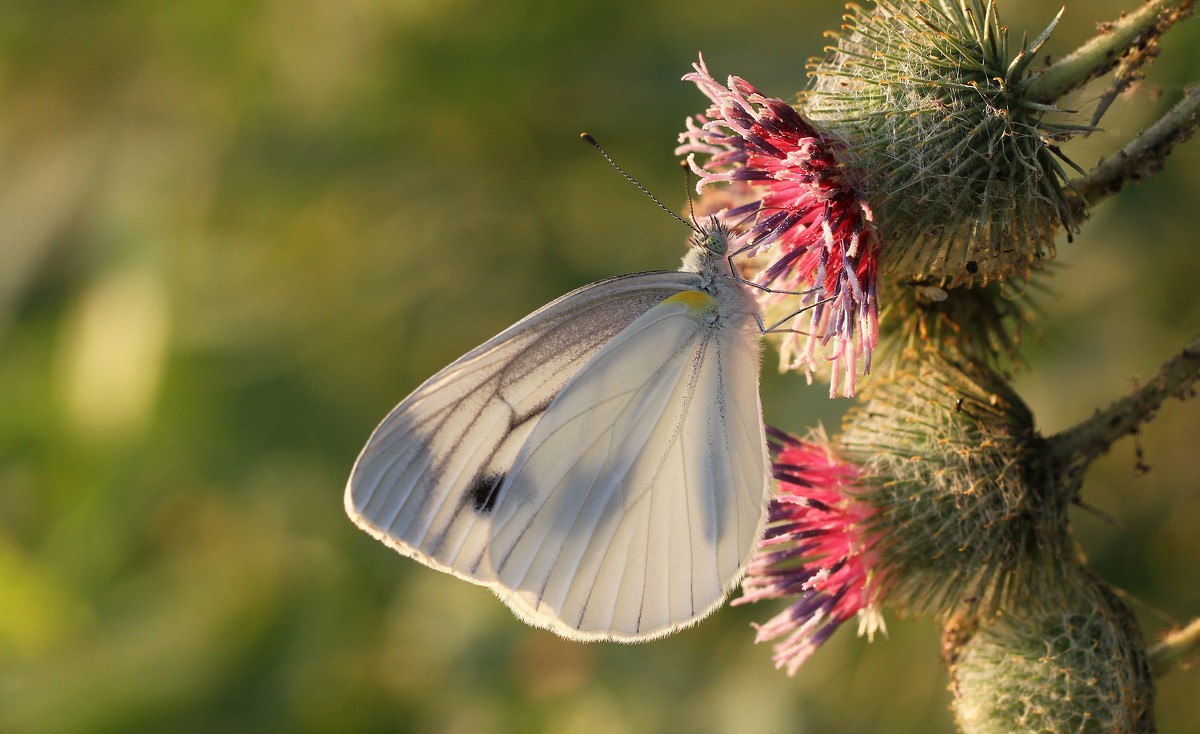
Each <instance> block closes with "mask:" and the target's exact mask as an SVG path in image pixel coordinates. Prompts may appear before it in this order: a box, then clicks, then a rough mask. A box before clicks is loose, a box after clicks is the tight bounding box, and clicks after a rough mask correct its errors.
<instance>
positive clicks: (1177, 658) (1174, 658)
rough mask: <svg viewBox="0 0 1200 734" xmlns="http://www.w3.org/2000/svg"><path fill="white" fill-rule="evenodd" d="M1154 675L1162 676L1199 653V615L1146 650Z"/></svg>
mask: <svg viewBox="0 0 1200 734" xmlns="http://www.w3.org/2000/svg"><path fill="white" fill-rule="evenodd" d="M1147 655H1149V657H1150V667H1151V669H1153V670H1154V675H1155V676H1156V677H1157V676H1162V675H1165V674H1166V673H1169V672H1171V671H1172V670H1174V669H1175V668H1177V667H1179V666H1181V665H1187V664H1188V663H1190V662H1192V661H1193V660H1195V659H1196V656H1198V655H1200V617H1197V618H1196V619H1193V620H1192V621H1191V622H1188V625H1187V626H1186V627H1184V628H1183V629H1180V630H1174V631H1173V632H1171V633H1169V634H1168V635H1167V636H1166V637H1164V638H1163V639H1162V641H1161V642H1159V643H1158V644H1157V645H1155V646H1154V647H1152V648H1150V649H1149V650H1148V651H1147Z"/></svg>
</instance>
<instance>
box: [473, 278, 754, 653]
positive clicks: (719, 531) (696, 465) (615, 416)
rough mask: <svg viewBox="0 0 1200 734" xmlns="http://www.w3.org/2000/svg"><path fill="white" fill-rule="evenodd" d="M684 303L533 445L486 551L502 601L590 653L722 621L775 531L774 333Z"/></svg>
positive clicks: (600, 371) (615, 354)
mask: <svg viewBox="0 0 1200 734" xmlns="http://www.w3.org/2000/svg"><path fill="white" fill-rule="evenodd" d="M715 308H716V301H715V300H714V299H712V298H710V297H708V296H707V295H704V294H703V293H700V292H698V291H693V292H691V293H688V294H683V295H681V296H676V297H673V298H670V299H668V300H666V301H664V302H663V303H661V304H659V305H657V306H655V307H654V308H652V309H650V310H649V311H648V312H646V314H645V315H643V316H641V317H639V318H638V319H637V320H636V321H634V322H633V323H631V324H630V325H629V327H628V328H626V329H625V330H623V331H622V332H621V333H620V334H618V335H617V336H616V337H614V338H613V339H612V341H610V342H609V343H608V344H606V345H605V346H604V347H603V348H602V349H600V350H599V351H598V352H597V353H596V354H595V356H594V357H592V359H591V360H590V361H589V362H588V363H587V365H586V366H585V367H584V368H583V369H582V370H581V371H580V372H579V373H578V374H577V375H576V376H575V378H574V379H572V380H571V382H569V383H568V384H567V385H566V386H565V387H564V388H563V390H562V391H561V393H559V395H558V397H557V398H556V399H555V401H554V402H553V403H552V404H551V405H550V407H549V409H548V410H547V411H546V413H545V415H544V416H543V417H542V419H541V420H540V421H539V422H538V423H537V425H536V426H535V427H534V428H533V429H532V431H531V433H530V435H529V436H528V437H527V438H526V439H525V446H524V448H523V449H522V450H521V451H520V453H519V455H518V456H517V458H516V460H515V463H514V465H513V467H512V470H511V472H510V473H509V474H508V476H507V477H506V478H505V481H504V483H503V485H502V486H501V487H500V491H499V497H498V501H497V503H496V507H495V513H494V514H495V517H494V519H493V521H492V523H493V524H492V528H491V538H490V539H489V540H488V543H487V555H488V562H489V564H490V566H491V567H492V573H493V574H494V575H495V577H496V579H497V581H498V585H497V587H496V591H497V593H498V594H500V595H501V597H502V598H504V599H505V601H506V603H508V604H509V606H510V607H512V609H513V610H514V612H516V613H517V615H518V616H520V617H521V618H522V619H524V620H525V621H527V622H529V623H530V624H533V625H535V626H540V627H547V628H550V629H552V630H554V631H555V632H557V633H559V634H562V635H563V636H566V637H569V638H573V639H580V640H598V639H606V640H623V641H634V640H642V639H650V638H654V637H658V636H662V635H665V634H668V633H670V632H672V631H674V630H676V629H678V628H680V627H682V626H686V625H688V624H692V623H694V622H696V621H698V620H699V619H701V618H702V617H704V616H705V615H706V614H708V613H709V612H711V611H712V610H713V609H715V608H716V607H717V606H718V605H719V604H720V603H721V601H722V600H723V599H724V598H725V596H726V595H727V594H728V593H729V591H730V590H731V589H732V587H733V585H734V584H735V583H737V581H738V580H739V578H740V576H741V573H742V571H743V569H744V567H745V564H746V562H747V561H748V560H749V557H750V554H751V552H752V551H753V549H754V546H755V544H756V543H757V541H758V538H759V537H760V535H761V532H762V528H763V523H764V521H765V510H766V504H767V503H766V498H767V491H768V479H767V476H768V475H767V457H766V439H765V436H764V431H763V423H762V408H761V403H760V398H759V393H758V372H759V348H760V347H759V332H758V330H757V328H756V327H755V326H753V324H752V323H751V322H750V318H751V317H750V316H749V315H748V314H740V315H737V314H733V315H731V314H722V315H720V317H719V318H714V314H715V313H716V311H715V310H714V309H715Z"/></svg>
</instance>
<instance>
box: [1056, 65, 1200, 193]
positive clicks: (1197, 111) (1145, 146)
mask: <svg viewBox="0 0 1200 734" xmlns="http://www.w3.org/2000/svg"><path fill="white" fill-rule="evenodd" d="M1198 126H1200V87H1192V88H1191V89H1189V90H1188V91H1187V93H1186V94H1185V95H1184V97H1183V99H1181V100H1180V101H1179V102H1178V103H1177V104H1176V105H1175V106H1174V107H1172V108H1171V110H1170V112H1168V113H1167V114H1166V115H1164V116H1163V117H1162V119H1160V120H1159V121H1158V122H1156V123H1154V125H1153V126H1152V127H1150V128H1149V129H1147V130H1145V131H1143V132H1142V133H1141V134H1139V135H1138V136H1137V137H1136V138H1134V139H1133V140H1131V141H1130V142H1129V143H1128V144H1127V145H1126V146H1125V147H1124V148H1122V149H1121V150H1119V151H1117V152H1116V153H1115V154H1113V155H1112V156H1109V157H1108V158H1107V159H1106V160H1104V161H1103V162H1102V163H1100V164H1099V165H1098V166H1096V167H1095V168H1093V169H1092V170H1091V171H1089V172H1088V174H1087V175H1086V176H1083V177H1082V178H1078V179H1075V180H1074V181H1071V185H1070V188H1069V189H1068V190H1067V198H1068V200H1069V201H1070V203H1071V207H1072V209H1073V210H1074V211H1075V213H1076V215H1081V214H1082V211H1083V210H1084V208H1085V207H1090V206H1095V204H1096V203H1097V202H1099V201H1101V200H1103V199H1105V198H1107V197H1109V196H1112V195H1113V194H1115V193H1117V192H1118V191H1120V190H1121V188H1122V187H1123V186H1124V185H1125V184H1126V183H1128V182H1130V181H1140V180H1142V179H1144V178H1149V177H1150V176H1152V175H1154V174H1155V173H1158V172H1159V171H1160V170H1162V167H1163V165H1164V164H1165V163H1166V160H1167V156H1169V155H1170V154H1171V151H1172V150H1173V149H1174V148H1175V146H1176V145H1179V144H1180V143H1182V142H1184V141H1186V140H1187V139H1188V138H1190V137H1191V136H1192V133H1194V132H1196V128H1197V127H1198Z"/></svg>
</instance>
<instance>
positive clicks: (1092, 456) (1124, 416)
mask: <svg viewBox="0 0 1200 734" xmlns="http://www.w3.org/2000/svg"><path fill="white" fill-rule="evenodd" d="M1197 379H1200V335H1198V336H1196V337H1194V338H1193V339H1192V340H1191V341H1190V342H1188V344H1187V346H1185V347H1184V348H1183V351H1182V352H1180V353H1179V354H1177V355H1176V356H1174V357H1173V358H1171V359H1170V360H1169V361H1168V362H1167V363H1166V364H1164V365H1163V366H1162V368H1161V369H1160V370H1159V371H1158V374H1157V375H1155V377H1154V379H1152V380H1150V381H1149V382H1147V383H1146V384H1145V385H1143V386H1141V387H1139V388H1138V389H1137V390H1135V391H1134V392H1133V393H1131V394H1130V395H1127V396H1125V397H1123V398H1121V399H1120V400H1117V401H1116V402H1114V403H1113V404H1112V405H1110V406H1109V407H1108V408H1106V409H1104V410H1102V411H1099V412H1097V413H1096V414H1095V415H1093V416H1092V417H1091V418H1088V419H1087V420H1085V421H1083V422H1081V423H1079V424H1078V425H1076V426H1074V427H1072V428H1068V429H1067V430H1065V431H1062V432H1061V433H1058V434H1056V435H1054V436H1051V437H1050V438H1049V439H1048V450H1049V452H1050V456H1051V457H1052V459H1053V460H1054V463H1055V465H1056V466H1058V467H1061V468H1062V469H1063V470H1065V472H1066V473H1067V474H1068V475H1073V476H1078V475H1079V474H1081V473H1082V471H1083V469H1084V468H1086V467H1087V466H1088V465H1089V464H1090V463H1092V462H1093V461H1094V460H1096V459H1097V458H1099V457H1100V456H1102V455H1104V454H1105V453H1106V452H1107V451H1108V449H1109V447H1111V446H1112V445H1113V443H1115V442H1116V441H1117V440H1118V439H1120V438H1122V437H1124V436H1126V435H1128V434H1131V433H1135V432H1136V431H1137V429H1138V427H1139V426H1141V425H1142V424H1143V423H1147V422H1148V421H1150V420H1151V419H1152V418H1153V417H1154V413H1155V411H1157V410H1158V407H1159V406H1160V405H1162V403H1163V401H1164V400H1166V399H1167V398H1168V397H1172V396H1175V397H1179V398H1181V399H1182V398H1186V397H1189V396H1190V395H1191V394H1192V393H1191V391H1190V388H1191V387H1192V385H1193V384H1194V383H1195V382H1196V381H1197Z"/></svg>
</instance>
